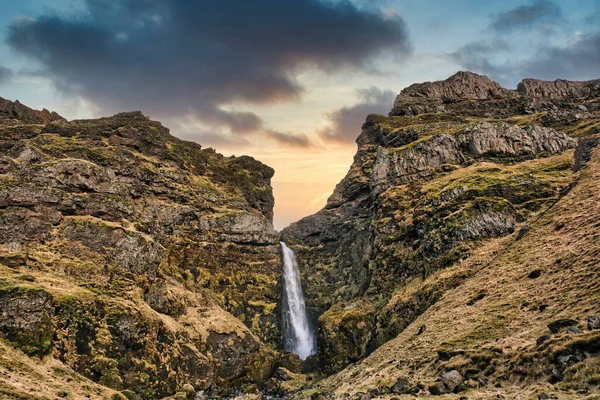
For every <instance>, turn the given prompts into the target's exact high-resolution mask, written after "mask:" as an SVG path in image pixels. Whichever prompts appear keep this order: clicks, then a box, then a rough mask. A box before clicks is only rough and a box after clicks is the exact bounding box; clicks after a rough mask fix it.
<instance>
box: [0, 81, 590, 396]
mask: <svg viewBox="0 0 600 400" xmlns="http://www.w3.org/2000/svg"><path fill="white" fill-rule="evenodd" d="M390 107H391V111H390V113H389V115H376V114H371V115H368V116H367V115H365V122H364V124H363V126H362V132H361V133H360V135H359V136H358V138H357V139H356V143H357V147H358V149H357V153H356V155H355V157H354V162H353V163H352V165H351V166H350V169H349V171H348V174H347V175H346V177H345V178H344V179H343V180H342V181H341V182H340V183H339V184H338V185H337V187H336V188H335V190H334V192H333V193H332V194H331V196H330V197H329V199H328V201H327V204H326V206H325V207H324V208H323V209H322V210H321V211H319V212H317V213H316V214H314V215H311V216H308V217H305V218H303V219H301V220H299V221H297V222H295V223H293V224H291V225H290V226H289V227H287V228H285V229H283V230H282V231H281V232H276V231H275V230H274V229H273V225H272V220H273V206H274V201H275V200H274V198H273V193H272V188H271V178H272V176H273V174H274V173H275V171H274V170H273V169H272V168H270V167H268V166H266V165H264V164H262V163H261V162H260V161H257V160H255V159H254V158H252V157H249V156H240V157H233V156H232V157H225V156H223V155H221V154H219V153H217V152H216V151H215V150H213V149H212V148H203V147H202V146H201V145H200V144H197V143H194V142H187V141H183V140H180V139H178V138H176V137H174V136H173V135H171V134H170V132H169V130H168V129H167V128H166V127H164V126H162V125H161V124H160V123H159V122H156V121H152V120H150V119H149V118H147V117H146V116H144V114H143V113H142V112H139V111H136V112H125V113H120V114H117V115H114V116H112V117H107V118H99V119H93V120H74V121H67V120H66V119H64V118H63V117H61V116H60V115H58V114H56V113H52V112H49V111H47V110H43V111H36V110H33V109H30V108H28V107H26V106H24V105H22V104H21V103H19V102H16V101H15V102H13V101H9V100H4V99H1V98H0V132H1V135H0V149H1V151H0V306H1V307H0V397H2V396H4V397H2V398H7V399H55V398H67V399H69V398H72V399H78V398H92V399H104V398H110V399H113V400H117V399H129V400H133V399H138V400H141V399H144V400H145V399H157V398H168V399H204V398H234V397H238V398H294V399H302V398H306V399H328V398H350V399H361V400H368V399H372V398H386V399H391V398H402V399H404V398H406V399H408V398H422V397H427V396H434V397H435V396H438V395H444V396H446V398H455V399H459V398H468V399H489V398H505V399H512V398H523V399H550V398H559V399H578V398H581V399H584V398H588V399H592V398H596V397H594V396H598V387H599V386H600V301H599V300H600V278H598V273H599V272H600V186H599V183H600V148H599V147H598V146H597V145H598V143H599V141H600V80H594V81H586V82H575V81H565V80H557V81H553V82H547V81H540V80H535V79H525V80H523V81H522V82H521V83H520V84H519V85H518V87H517V88H516V90H512V89H506V88H503V87H502V86H500V85H499V84H498V83H496V82H493V81H491V80H490V79H488V78H487V77H485V76H482V75H477V74H474V73H471V72H458V73H456V74H455V75H453V76H451V77H449V78H448V79H446V80H444V81H437V82H426V83H418V84H414V85H411V86H409V87H407V88H406V89H404V90H402V91H401V92H400V93H399V95H398V96H397V98H396V100H395V102H394V104H390ZM358 128H359V127H357V129H358ZM280 242H281V243H280ZM40 382H43V384H40Z"/></svg>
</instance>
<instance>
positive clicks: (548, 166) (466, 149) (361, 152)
mask: <svg viewBox="0 0 600 400" xmlns="http://www.w3.org/2000/svg"><path fill="white" fill-rule="evenodd" d="M595 85H596V84H595V83H594V82H589V83H572V84H567V86H568V87H573V88H582V87H583V88H586V89H585V90H584V89H576V90H575V89H573V90H571V89H569V90H568V91H567V92H565V91H564V90H562V89H561V88H562V87H563V86H564V84H562V83H558V84H557V83H543V82H540V81H535V82H532V81H530V80H528V81H524V83H523V84H522V85H520V86H519V90H517V91H513V90H508V89H504V88H502V87H500V85H498V84H497V83H495V82H492V81H490V80H489V79H488V78H487V77H482V76H479V75H476V74H472V73H463V72H461V73H458V74H456V75H455V76H453V77H451V78H449V79H448V80H446V81H441V82H433V83H425V84H416V85H412V86H410V87H409V88H407V89H405V90H403V91H402V93H400V95H399V96H398V98H397V99H396V102H395V104H394V109H393V110H392V112H391V113H390V116H389V117H384V116H378V115H371V116H369V117H367V120H366V122H365V124H364V125H363V127H362V133H361V135H360V136H359V138H358V139H357V144H358V152H357V155H356V156H355V159H354V163H353V165H352V166H351V168H350V171H349V172H348V174H347V176H346V177H345V178H344V179H343V180H342V181H341V182H340V184H338V186H337V187H336V189H335V191H334V193H333V194H332V196H331V197H330V198H329V200H328V203H327V205H326V206H325V208H324V209H323V210H321V211H319V212H318V213H316V214H315V215H313V216H310V217H306V218H304V219H302V220H300V221H298V222H296V223H294V224H292V225H291V226H290V227H288V228H286V229H285V230H284V231H283V233H282V237H283V238H284V239H285V240H286V241H287V242H288V243H289V244H290V245H292V247H293V249H294V251H295V252H296V254H297V256H298V259H299V264H300V268H301V270H302V274H303V279H304V281H305V284H304V287H305V288H306V292H307V293H306V298H307V306H308V307H309V309H310V310H312V312H313V314H314V318H315V319H318V342H319V349H320V350H319V353H318V354H317V357H316V360H314V365H315V366H316V368H321V369H322V370H324V371H326V372H332V371H337V370H340V369H341V368H343V367H345V366H346V365H347V364H348V363H351V362H356V361H358V360H360V359H361V358H363V357H364V356H366V355H368V354H369V353H370V352H371V351H373V350H374V349H376V348H377V347H379V346H381V345H382V344H383V343H385V342H387V341H388V340H390V339H393V338H394V337H395V336H396V335H398V334H399V333H400V332H402V331H403V330H404V329H405V328H406V327H407V326H408V325H410V323H411V322H412V321H413V320H414V319H416V318H417V317H418V316H419V315H420V314H421V313H423V312H424V311H425V310H427V309H428V308H429V307H430V306H431V305H432V304H434V303H435V302H436V301H438V300H439V299H440V298H441V296H442V295H443V293H444V292H445V291H446V290H449V289H451V288H454V287H456V286H458V285H460V284H461V283H462V282H463V281H464V280H465V279H467V278H468V277H469V274H468V273H461V274H457V275H454V276H449V277H447V278H445V279H442V280H440V281H438V282H436V284H435V285H422V284H421V280H423V279H425V278H427V277H428V276H430V275H431V274H432V273H434V272H435V271H438V270H443V269H447V268H449V267H451V266H454V265H460V264H461V263H464V262H466V261H465V260H467V259H469V257H470V256H471V255H473V254H475V253H477V251H479V249H481V248H482V246H484V245H485V244H486V243H487V242H488V241H490V240H496V238H498V239H501V238H503V237H506V236H507V235H510V234H512V233H513V232H515V231H518V230H521V229H527V226H528V224H529V223H530V221H533V220H534V219H535V218H537V216H538V215H541V214H542V213H543V212H544V211H545V210H547V209H548V207H550V206H551V205H552V204H554V203H555V202H556V201H557V199H558V198H559V197H560V196H561V195H562V193H563V191H564V190H566V189H567V187H568V186H569V184H570V183H571V182H572V179H573V178H572V170H571V163H572V155H573V152H572V151H571V150H570V149H572V148H574V147H575V146H576V144H577V141H576V140H575V139H573V138H572V137H570V136H569V134H571V135H573V136H577V137H579V136H585V135H593V134H595V133H600V130H599V124H598V122H599V117H600V113H599V112H598V111H597V110H598V108H599V105H600V101H599V99H598V97H600V92H599V91H598V90H597V85H596V86H595ZM534 87H535V88H544V89H543V90H542V89H527V90H525V89H523V88H534ZM590 88H591V89H590ZM531 90H533V91H534V92H535V93H536V94H539V93H542V94H543V96H542V97H543V99H542V100H543V101H544V102H542V103H540V102H539V101H538V100H539V99H538V98H537V97H536V98H535V99H534V97H533V95H530V92H531ZM567 95H568V97H565V96H567ZM536 96H537V95H536ZM540 96H541V95H540ZM535 107H539V109H543V110H544V111H541V112H536V111H535ZM584 110H585V112H583V111H584ZM582 127H584V129H582ZM402 293H409V294H405V295H403V294H402ZM400 299H402V300H400Z"/></svg>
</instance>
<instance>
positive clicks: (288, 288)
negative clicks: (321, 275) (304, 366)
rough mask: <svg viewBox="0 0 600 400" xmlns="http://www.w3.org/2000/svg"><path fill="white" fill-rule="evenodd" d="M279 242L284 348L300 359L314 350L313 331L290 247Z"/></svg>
mask: <svg viewBox="0 0 600 400" xmlns="http://www.w3.org/2000/svg"><path fill="white" fill-rule="evenodd" d="M280 243H281V250H282V252H283V278H284V283H283V313H282V318H283V337H284V349H285V350H286V351H289V352H291V353H295V354H298V356H300V358H301V359H302V360H306V357H308V356H310V355H311V354H315V352H316V343H315V338H314V332H313V331H312V330H311V329H310V326H309V324H308V316H307V314H306V304H305V302H304V294H303V293H302V284H301V282H300V271H299V270H298V264H297V262H296V257H295V256H294V252H293V251H292V249H290V248H289V247H287V246H286V245H285V243H283V242H280Z"/></svg>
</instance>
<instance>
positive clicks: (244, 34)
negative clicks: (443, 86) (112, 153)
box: [0, 0, 600, 229]
mask: <svg viewBox="0 0 600 400" xmlns="http://www.w3.org/2000/svg"><path fill="white" fill-rule="evenodd" d="M459 70H469V71H473V72H477V73H481V74H485V75H488V76H489V77H490V78H492V79H494V80H496V81H497V82H499V83H501V84H502V85H504V86H505V87H509V88H515V87H516V85H517V84H518V82H519V81H520V80H521V79H523V78H526V77H533V78H538V79H546V80H554V79H557V78H563V79H573V80H586V79H594V78H600V0H563V1H559V0H553V1H552V0H502V1H500V0H498V1H480V0H252V1H250V0H27V1H24V0H2V13H1V14H0V96H1V97H4V98H7V99H10V100H17V99H18V100H20V101H21V102H22V103H24V104H26V105H28V106H30V107H33V108H38V109H41V108H47V109H50V110H53V111H56V112H58V113H59V114H61V115H62V116H63V117H65V118H67V119H69V120H71V119H80V118H96V117H101V116H107V115H112V114H115V113H117V112H121V111H132V110H141V111H143V112H144V114H146V115H148V116H150V117H151V118H152V119H155V120H159V121H161V122H162V123H163V124H164V125H165V126H167V127H169V128H170V129H171V133H173V134H174V135H175V136H178V137H180V138H182V139H185V140H193V141H196V142H198V143H200V144H201V145H202V146H203V147H213V148H215V149H216V150H217V151H219V152H221V153H223V154H225V155H243V154H247V155H251V156H253V157H255V158H256V159H258V160H260V161H262V162H264V163H265V164H267V165H270V166H271V167H273V168H274V169H275V171H276V172H275V176H274V177H273V181H272V183H273V189H274V195H275V203H276V204H275V218H274V225H275V228H276V229H282V228H283V227H285V226H287V225H288V224H289V223H291V222H294V221H296V220H298V219H300V218H302V217H304V216H307V215H310V214H312V213H314V212H316V211H318V210H319V209H320V208H322V207H323V206H324V205H325V202H326V200H327V198H328V197H329V195H330V194H331V193H332V191H333V189H334V187H335V185H336V184H337V183H338V182H339V181H340V180H341V179H342V178H343V177H344V175H345V174H346V172H347V171H348V168H349V167H350V164H351V162H352V159H353V156H354V154H355V152H356V144H355V139H356V137H357V136H358V135H359V134H360V127H361V125H362V122H363V121H364V119H365V117H366V116H367V115H368V114H370V113H379V114H387V113H388V112H389V110H390V109H391V108H392V105H393V101H394V98H395V96H396V95H397V94H398V92H400V90H402V89H403V88H404V87H406V86H408V85H410V84H412V83H415V82H424V81H433V80H440V79H445V78H447V77H449V76H450V75H452V74H453V73H455V72H456V71H459Z"/></svg>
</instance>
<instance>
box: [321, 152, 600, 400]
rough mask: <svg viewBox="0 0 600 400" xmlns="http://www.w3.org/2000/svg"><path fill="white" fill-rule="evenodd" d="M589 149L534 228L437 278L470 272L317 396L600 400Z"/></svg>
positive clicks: (401, 297) (596, 162)
mask: <svg viewBox="0 0 600 400" xmlns="http://www.w3.org/2000/svg"><path fill="white" fill-rule="evenodd" d="M582 147H585V148H587V149H588V151H589V158H588V160H587V162H585V163H583V164H582V166H581V168H580V170H579V171H578V172H577V174H575V176H574V178H575V180H576V181H577V184H575V185H572V188H571V190H570V191H569V192H568V193H566V194H565V195H564V196H563V197H561V199H560V200H559V201H558V202H557V203H556V204H555V205H554V206H552V207H551V208H549V209H548V210H547V212H546V213H544V214H542V215H540V217H539V218H538V219H536V220H535V221H533V222H532V223H531V226H530V229H528V230H527V232H526V233H523V234H519V235H517V234H515V235H513V236H512V237H507V238H500V239H496V240H492V241H489V242H487V243H486V244H484V245H482V246H480V247H479V249H478V250H477V254H475V255H474V256H473V257H470V258H469V259H468V260H466V262H464V263H461V264H458V265H455V266H453V267H452V268H449V269H446V270H444V271H438V272H437V273H435V274H433V275H431V276H429V277H428V278H427V279H426V280H425V281H423V282H422V287H429V288H432V287H434V286H440V285H442V284H443V282H444V280H448V279H449V278H450V277H452V276H459V275H460V274H466V273H468V274H469V278H468V279H464V280H463V282H462V283H461V284H460V285H457V286H455V287H450V288H448V290H446V291H445V293H443V294H441V295H440V296H439V301H438V302H437V303H436V304H435V306H433V307H430V308H429V309H428V310H426V311H425V312H422V314H421V315H420V316H418V317H417V318H416V320H415V321H414V323H412V324H411V325H410V326H408V327H407V328H406V329H404V330H403V331H402V332H401V333H400V334H399V335H398V336H397V337H395V338H394V339H392V340H390V341H389V342H387V343H386V344H384V345H383V346H382V347H380V348H379V349H377V350H376V351H375V352H374V353H372V354H371V355H370V356H368V357H367V358H365V359H363V360H361V362H359V363H356V364H355V365H352V366H349V367H348V368H346V369H345V370H343V371H341V372H340V373H338V374H336V375H333V376H331V377H329V378H327V379H325V380H324V381H322V382H320V383H319V385H318V388H317V389H313V390H314V392H320V393H322V394H323V395H325V396H329V397H332V398H343V397H346V398H347V397H349V398H360V397H362V396H365V395H367V396H373V397H383V398H388V396H389V397H392V396H399V397H400V398H404V397H405V396H406V398H423V397H429V396H430V397H429V398H435V395H442V394H447V395H446V396H443V397H442V398H446V397H448V398H454V397H453V396H456V398H459V397H468V398H469V399H491V398H506V399H518V398H525V399H529V398H531V399H535V398H538V399H543V398H556V399H592V398H595V397H597V395H598V390H600V386H599V382H598V379H597V376H598V374H599V373H600V318H599V317H598V314H599V313H600V306H599V304H598V298H599V297H600V286H599V285H598V273H599V272H600V241H599V240H598V236H599V234H598V226H599V224H600V213H598V210H599V209H598V205H599V204H600V190H599V188H598V180H599V179H600V149H599V148H598V147H594V146H589V145H586V146H582ZM578 150H580V149H578ZM581 150H582V149H581ZM476 259H477V260H476ZM412 290H419V289H416V288H414V287H413V288H410V289H407V291H406V292H405V293H401V294H400V293H399V294H398V296H397V297H398V298H397V301H398V302H399V303H401V302H403V301H405V300H406V299H407V298H409V296H407V294H408V293H410V292H411V291H412ZM430 293H431V292H430ZM401 310H404V311H405V312H407V311H410V310H411V309H410V308H409V307H402V308H401ZM450 377H454V379H452V380H454V381H455V382H456V383H459V385H458V386H457V385H456V384H452V381H451V380H450V379H449V378H450ZM451 392H454V393H457V394H451Z"/></svg>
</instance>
